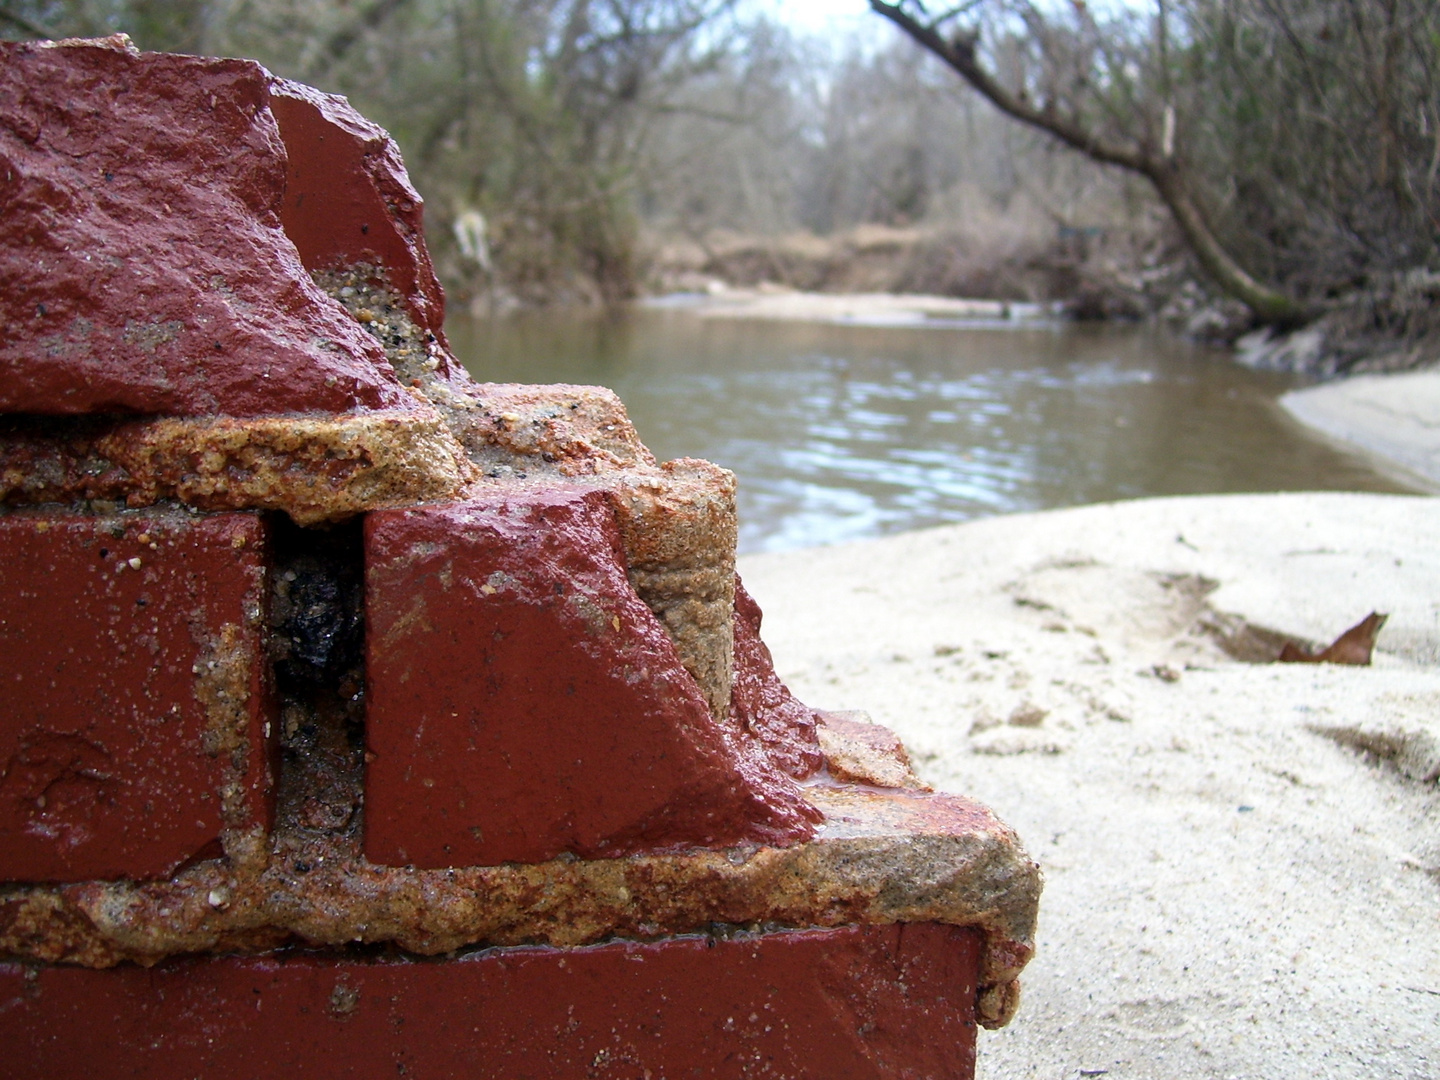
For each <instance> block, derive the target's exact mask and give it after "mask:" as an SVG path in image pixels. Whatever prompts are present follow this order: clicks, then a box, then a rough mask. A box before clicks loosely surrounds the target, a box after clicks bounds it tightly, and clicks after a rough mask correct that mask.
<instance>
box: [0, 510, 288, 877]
mask: <svg viewBox="0 0 1440 1080" xmlns="http://www.w3.org/2000/svg"><path fill="white" fill-rule="evenodd" d="M266 532H267V530H266V528H265V524H264V522H263V520H262V519H261V518H260V517H259V516H258V515H255V514H249V513H238V514H217V515H214V516H211V517H192V516H191V515H189V514H186V513H183V512H178V511H175V512H155V513H150V512H146V513H127V514H119V515H105V516H99V517H85V516H80V515H75V514H63V513H44V512H23V513H12V514H8V515H5V516H0V686H3V687H4V688H5V708H4V710H3V712H0V879H8V880H13V881H80V880H86V879H92V878H121V877H125V878H152V877H163V876H165V875H167V874H169V873H171V872H172V871H173V870H174V869H175V868H176V867H177V866H179V865H180V864H181V863H183V862H185V861H186V860H187V859H190V858H192V857H193V856H195V855H197V854H201V853H204V852H206V851H207V848H208V849H210V850H213V842H214V841H216V840H217V838H219V836H220V833H221V830H222V828H224V827H225V826H226V825H227V824H228V825H234V826H241V827H244V826H251V825H264V824H265V823H266V821H267V818H268V813H269V809H268V806H269V792H270V787H271V771H270V768H269V764H268V759H267V755H266V753H265V751H264V747H265V729H266V727H267V725H268V720H269V717H268V715H267V703H268V699H267V693H266V670H267V668H266V663H265V651H264V648H263V642H262V640H261V631H262V626H261V617H262V613H263V610H264V605H263V600H264V565H265V564H264V559H265V548H266V543H267V538H266ZM237 766H238V768H237ZM232 783H233V784H234V786H233V787H232V789H231V790H230V791H229V793H228V795H227V792H226V790H225V789H226V785H227V784H232ZM222 804H224V805H222Z"/></svg>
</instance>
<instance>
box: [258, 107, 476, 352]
mask: <svg viewBox="0 0 1440 1080" xmlns="http://www.w3.org/2000/svg"><path fill="white" fill-rule="evenodd" d="M270 108H271V110H272V111H273V112H274V113H275V119H276V121H277V122H278V123H279V125H280V137H281V138H282V139H284V140H285V149H286V151H287V160H286V164H285V201H284V203H283V205H282V207H281V210H280V220H281V221H282V222H283V223H284V226H285V235H286V236H288V237H289V238H290V240H291V241H292V242H293V243H294V244H295V249H296V250H297V251H298V252H299V253H300V258H301V260H302V261H303V262H304V263H305V268H306V269H307V270H311V271H318V270H336V269H344V268H346V267H350V266H354V265H355V264H357V263H368V264H370V265H371V266H376V267H380V268H383V269H384V271H385V273H386V276H387V277H388V278H389V285H390V287H391V288H392V289H394V290H395V291H396V292H397V293H399V295H400V296H402V297H404V299H405V303H406V307H407V308H408V310H409V314H410V317H411V319H412V320H413V321H414V323H415V325H416V326H417V327H419V328H420V329H421V330H423V331H428V332H429V333H432V334H434V335H436V336H437V337H438V338H439V339H440V340H441V342H442V343H443V341H444V336H443V330H442V328H441V324H442V323H443V322H444V321H445V293H444V291H443V290H442V289H441V288H440V282H439V280H438V279H437V278H436V277H435V268H434V266H432V265H431V263H430V255H429V252H428V251H427V250H426V248H425V233H424V227H423V222H422V208H423V200H422V199H421V198H420V195H419V193H418V192H417V191H416V190H415V188H414V187H413V186H412V185H411V183H410V175H409V173H407V172H406V171H405V162H404V161H403V160H401V157H400V148H399V147H398V146H396V145H395V141H394V140H393V139H391V138H390V136H389V134H387V133H386V131H385V130H384V129H383V128H381V127H380V126H379V125H378V124H374V123H371V122H370V121H369V120H367V119H365V117H363V116H361V115H360V114H359V113H358V112H356V111H355V109H354V108H352V107H351V105H350V103H349V102H348V101H346V100H345V99H344V98H343V97H340V96H338V95H336V94H326V93H323V92H321V91H319V90H316V89H315V88H314V87H310V86H305V85H303V84H301V83H294V82H288V81H286V80H283V79H277V80H275V81H274V82H273V83H271V85H270ZM438 359H439V360H440V361H441V362H442V364H443V363H446V362H447V361H448V357H446V356H445V355H444V354H441V355H440V356H439V357H438ZM445 374H448V371H447V372H445Z"/></svg>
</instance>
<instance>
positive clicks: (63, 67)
mask: <svg viewBox="0 0 1440 1080" xmlns="http://www.w3.org/2000/svg"><path fill="white" fill-rule="evenodd" d="M270 78H271V77H270V75H269V73H268V72H266V71H265V69H264V68H262V67H261V66H260V65H259V64H256V63H254V62H253V61H249V60H219V59H213V58H207V57H196V56H172V55H167V54H163V53H140V52H137V51H135V50H134V49H133V48H127V47H126V46H125V45H123V44H121V43H120V42H119V41H117V40H115V39H111V40H108V41H105V42H91V43H67V44H63V45H50V44H36V43H14V42H0V161H3V162H4V166H3V168H0V203H3V205H4V207H5V212H4V213H3V214H0V324H3V325H4V326H5V334H4V337H3V339H0V412H24V413H37V414H42V415H52V416H53V415H68V414H79V413H143V414H149V415H162V414H166V415H176V416H197V415H209V414H215V413H219V414H225V415H229V416H257V415H265V414H271V413H287V412H311V411H315V412H320V411H323V412H347V411H350V410H352V409H355V408H410V407H412V405H413V400H412V399H411V398H410V397H409V395H408V394H407V393H406V392H405V391H404V390H403V389H402V388H401V387H400V385H399V382H398V381H397V379H396V377H395V373H394V370H393V369H392V368H391V367H390V365H389V363H388V362H387V361H386V359H385V355H384V352H383V350H382V349H381V347H380V345H379V344H378V343H377V342H375V341H374V340H373V339H372V338H371V337H370V336H369V335H368V334H367V333H366V332H365V331H364V330H363V329H361V328H360V326H359V324H358V323H356V322H355V321H354V320H353V319H351V318H350V316H349V315H348V314H346V312H345V311H344V310H343V309H342V308H341V307H340V306H339V305H338V304H336V303H335V302H334V301H332V300H330V299H329V298H328V297H326V296H325V295H324V294H323V293H321V292H320V291H319V289H318V288H317V287H316V286H315V285H314V283H313V282H312V281H311V279H310V276H309V274H307V273H306V270H305V267H304V266H303V265H302V263H301V261H300V257H299V255H298V254H297V253H296V250H295V247H294V245H293V244H292V243H291V242H290V240H289V238H288V237H287V236H286V235H285V232H284V230H283V228H282V227H281V219H280V209H281V203H282V201H283V196H284V190H285V162H286V152H285V146H284V144H283V142H282V140H281V135H280V131H279V128H278V127H277V125H276V122H275V117H274V115H273V114H272V112H271V110H270V107H269V93H270V91H269V86H270Z"/></svg>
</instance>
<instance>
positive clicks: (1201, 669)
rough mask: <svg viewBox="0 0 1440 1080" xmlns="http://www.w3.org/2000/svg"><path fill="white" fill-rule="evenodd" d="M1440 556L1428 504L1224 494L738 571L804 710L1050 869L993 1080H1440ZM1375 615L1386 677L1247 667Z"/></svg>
mask: <svg viewBox="0 0 1440 1080" xmlns="http://www.w3.org/2000/svg"><path fill="white" fill-rule="evenodd" d="M1437 535H1440V500H1434V499H1429V498H1424V497H1404V496H1384V495H1349V494H1287V495H1258V496H1251V495H1246V496H1212V497H1196V498H1172V499H1152V500H1141V501H1136V502H1131V503H1117V504H1107V505H1098V506H1089V507H1082V508H1077V509H1070V510H1059V511H1052V512H1048V513H1040V514H1027V515H1016V516H1010V517H999V518H991V519H987V520H983V521H977V522H973V523H969V524H965V525H960V526H952V527H946V528H941V529H935V530H930V531H925V532H917V533H911V534H907V535H902V536H897V537H892V538H888V539H883V540H876V541H869V542H862V543H855V544H848V545H843V546H837V547H832V548H815V549H809V550H804V551H797V552H788V553H781V554H769V555H759V556H751V557H749V558H745V559H742V561H741V574H742V576H743V577H744V579H745V582H746V585H747V587H748V588H749V589H750V590H751V592H752V593H754V595H755V596H756V598H757V599H758V600H759V601H760V603H761V605H762V606H763V607H764V608H765V611H766V618H765V623H764V635H765V639H766V641H767V642H768V643H769V645H770V647H771V649H772V651H773V653H774V655H775V659H776V664H777V668H778V669H779V671H780V673H781V674H782V676H783V677H784V678H785V679H786V681H787V682H788V683H789V684H790V686H791V687H792V688H793V689H794V690H795V692H796V693H797V694H798V695H799V696H800V697H801V698H802V699H803V700H805V701H807V702H809V703H810V704H812V705H815V706H817V707H821V708H830V709H862V710H865V711H867V712H868V713H869V714H870V715H871V716H872V717H873V718H874V719H875V720H876V721H878V722H880V723H883V724H886V725H887V726H890V727H892V728H893V729H894V730H895V731H897V732H898V733H899V734H900V735H901V736H902V737H903V738H904V740H905V742H906V743H907V745H908V746H909V747H910V749H911V752H912V754H913V756H914V759H915V764H916V766H917V770H918V771H919V773H920V774H921V775H922V776H923V777H925V778H926V779H927V780H929V781H930V782H931V783H933V784H935V785H936V786H937V787H940V788H944V789H946V790H950V791H958V792H963V793H965V794H968V795H972V796H975V797H977V798H979V799H981V800H983V801H985V802H986V803H988V804H989V805H991V806H992V807H994V808H995V809H996V810H997V811H998V812H999V813H1000V814H1001V816H1002V817H1004V818H1005V819H1006V820H1008V821H1009V822H1010V823H1011V824H1012V825H1014V826H1015V827H1016V828H1017V829H1018V830H1019V832H1020V835H1021V837H1022V838H1023V839H1024V840H1025V842H1026V844H1027V845H1028V847H1029V850H1030V851H1031V853H1032V855H1033V856H1034V857H1035V858H1036V859H1037V860H1038V861H1039V862H1040V863H1041V864H1042V866H1043V867H1044V871H1045V874H1046V878H1047V885H1046V891H1045V895H1044V898H1043V899H1042V903H1041V932H1040V938H1039V942H1038V944H1039V952H1038V955H1037V957H1036V959H1035V960H1034V961H1033V963H1032V964H1031V966H1030V967H1029V969H1028V970H1027V974H1026V976H1025V980H1024V982H1025V994H1026V996H1025V1000H1024V1003H1023V1005H1022V1007H1021V1011H1020V1014H1019V1016H1018V1017H1017V1018H1016V1020H1015V1021H1014V1023H1012V1025H1011V1026H1010V1027H1008V1028H1006V1029H1005V1030H1003V1031H1000V1032H996V1033H983V1036H982V1040H981V1048H980V1072H979V1075H980V1076H981V1077H984V1078H994V1080H999V1078H1001V1077H1007V1078H1008V1077H1029V1076H1037V1077H1049V1078H1057V1080H1058V1078H1069V1077H1077V1076H1099V1075H1106V1076H1112V1077H1116V1078H1130V1077H1135V1078H1141V1077H1146V1078H1157V1080H1160V1078H1170V1080H1184V1078H1191V1077H1195V1078H1201V1077H1204V1078H1217V1080H1220V1078H1230V1077H1235V1078H1242V1077H1243V1078H1254V1080H1276V1078H1296V1080H1299V1078H1301V1077H1305V1078H1313V1077H1336V1078H1340V1077H1347V1078H1350V1077H1380V1076H1384V1077H1407V1078H1414V1080H1421V1078H1431V1080H1433V1078H1434V1077H1435V1076H1436V1075H1437V1073H1436V1063H1437V1062H1440V789H1437V785H1436V779H1437V776H1440V544H1437V543H1436V542H1435V537H1436V536H1437ZM1372 610H1378V611H1382V612H1388V613H1389V615H1390V619H1389V622H1388V623H1387V625H1386V626H1385V628H1384V630H1383V631H1382V633H1381V635H1380V639H1379V648H1378V650H1377V653H1376V655H1375V660H1374V664H1373V665H1372V666H1370V667H1340V666H1333V665H1308V664H1285V665H1281V664H1270V663H1253V662H1245V661H1243V660H1241V659H1237V658H1236V656H1235V655H1232V653H1240V654H1241V655H1246V654H1249V655H1252V656H1254V655H1259V654H1260V653H1261V652H1263V651H1264V650H1265V649H1267V648H1269V647H1271V646H1272V645H1273V643H1274V640H1275V639H1274V637H1273V635H1274V634H1283V635H1286V636H1289V637H1293V638H1295V639H1297V640H1301V641H1308V642H1311V643H1314V644H1322V643H1327V642H1328V641H1330V640H1332V639H1333V638H1334V637H1335V636H1337V635H1338V634H1339V633H1340V632H1341V631H1343V630H1345V629H1346V628H1347V627H1349V626H1350V625H1352V624H1353V623H1355V622H1357V621H1358V620H1359V619H1360V618H1361V617H1363V616H1364V615H1366V614H1368V613H1369V612H1370V611H1372ZM1227 646H1228V648H1229V650H1230V651H1228V652H1227Z"/></svg>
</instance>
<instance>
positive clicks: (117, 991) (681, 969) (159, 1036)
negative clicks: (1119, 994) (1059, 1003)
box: [0, 923, 980, 1080]
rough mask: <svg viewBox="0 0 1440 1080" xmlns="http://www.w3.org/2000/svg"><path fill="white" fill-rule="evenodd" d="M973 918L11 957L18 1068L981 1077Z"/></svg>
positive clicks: (9, 1012)
mask: <svg viewBox="0 0 1440 1080" xmlns="http://www.w3.org/2000/svg"><path fill="white" fill-rule="evenodd" d="M979 955H980V945H979V934H978V933H977V932H976V931H974V930H969V929H961V928H957V927H951V926H942V925H939V924H935V923H918V924H914V925H899V926H885V927H873V926H872V927H844V928H840V929H834V930H798V931H782V932H775V933H769V934H762V935H756V936H748V935H746V936H740V937H737V938H731V939H728V940H716V939H710V938H671V939H668V940H664V941H659V942H653V943H649V944H633V943H615V944H609V945H601V946H592V947H589V948H580V949H571V950H562V949H553V948H516V949H492V950H488V951H485V952H480V953H474V954H471V955H468V956H463V957H459V958H457V959H454V960H449V961H445V962H443V963H407V962H405V961H400V960H392V961H365V960H353V959H323V958H319V957H312V956H306V955H303V954H302V955H291V956H288V957H285V956H281V957H265V958H259V957H225V958H220V959H203V960H197V959H190V960H179V961H169V962H166V963H164V964H161V965H159V966H158V967H155V968H150V969H143V968H119V969H113V970H110V971H90V970H84V969H78V968H45V969H41V970H38V971H36V970H27V969H24V968H22V967H20V966H19V965H0V1045H3V1046H4V1047H5V1052H4V1054H3V1055H0V1076H5V1077H17V1078H18V1077H22V1076H23V1077H38V1076H44V1077H46V1078H47V1080H111V1078H118V1077H145V1078H147V1080H190V1078H192V1077H197V1076H203V1077H205V1078H206V1080H231V1078H234V1080H253V1078H254V1077H262V1076H263V1077H282V1076H297V1077H302V1076H304V1077H310V1076H317V1077H318V1076H324V1077H327V1078H337V1080H338V1078H374V1080H381V1078H384V1080H394V1078H395V1077H397V1076H399V1077H405V1078H407V1080H413V1078H422V1080H424V1078H455V1077H464V1078H466V1080H578V1078H585V1077H593V1078H596V1080H610V1078H613V1080H641V1078H643V1077H651V1078H653V1080H659V1078H662V1077H664V1078H666V1080H681V1078H688V1077H704V1078H706V1080H741V1078H751V1077H777V1078H778V1077H785V1078H789V1080H970V1078H971V1077H973V1075H974V1067H975V1021H974V1010H975V987H976V975H977V970H978V963H979Z"/></svg>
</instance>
